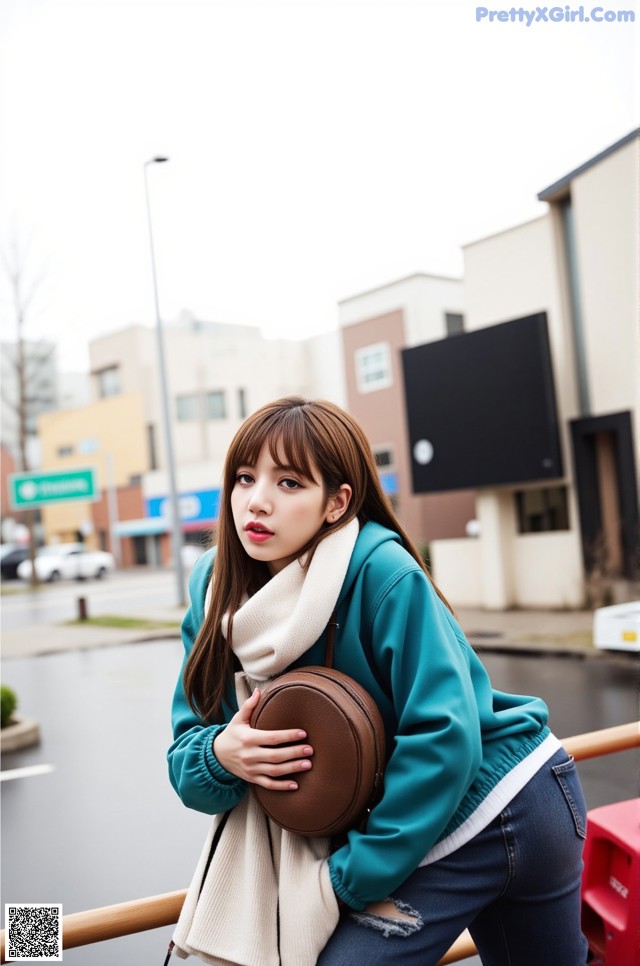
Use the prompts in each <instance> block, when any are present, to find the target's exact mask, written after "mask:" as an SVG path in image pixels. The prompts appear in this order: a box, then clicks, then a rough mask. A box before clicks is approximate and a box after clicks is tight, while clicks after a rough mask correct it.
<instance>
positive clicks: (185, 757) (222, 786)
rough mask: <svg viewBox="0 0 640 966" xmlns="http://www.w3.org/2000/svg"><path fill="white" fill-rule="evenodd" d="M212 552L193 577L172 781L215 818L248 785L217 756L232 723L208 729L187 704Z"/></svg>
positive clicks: (189, 802) (175, 708)
mask: <svg viewBox="0 0 640 966" xmlns="http://www.w3.org/2000/svg"><path fill="white" fill-rule="evenodd" d="M211 566H212V553H207V554H204V555H203V556H202V557H201V558H200V559H199V560H198V561H197V563H196V564H195V566H194V568H193V570H192V572H191V577H190V579H189V596H190V605H189V609H188V610H187V613H186V614H185V617H184V620H183V622H182V641H183V644H184V648H185V656H184V660H183V663H182V668H181V670H180V676H179V678H178V683H177V684H176V689H175V692H174V696H173V705H172V709H171V723H172V727H173V738H174V740H173V744H172V745H171V747H170V748H169V751H168V752H167V760H168V763H169V778H170V780H171V784H172V785H173V787H174V789H175V790H176V792H177V793H178V795H179V796H180V798H181V800H182V802H183V803H184V804H185V805H186V806H187V808H194V809H196V810H197V811H199V812H206V813H207V814H209V815H214V814H216V813H217V812H226V811H227V810H228V809H230V808H233V807H234V806H235V805H237V804H238V802H239V801H240V800H241V799H242V798H243V796H244V794H245V793H246V790H247V783H246V782H244V781H243V780H242V779H241V778H237V777H236V776H235V775H232V774H231V773H230V772H228V771H226V770H225V769H224V768H223V767H222V765H221V764H220V762H219V761H218V760H217V758H216V757H215V755H214V753H213V742H214V739H215V737H216V735H217V734H218V733H219V732H220V731H221V730H222V729H223V728H225V727H226V724H215V725H205V724H204V723H203V721H202V720H201V719H200V718H199V717H198V715H197V714H195V712H194V711H193V709H192V708H191V706H190V705H189V702H188V701H187V698H186V695H185V693H184V687H183V683H182V680H183V674H184V668H185V665H186V662H187V659H188V657H189V654H190V652H191V649H192V647H193V645H194V642H195V640H196V637H197V636H198V631H199V630H200V627H201V625H202V621H203V619H204V597H205V593H206V588H207V584H208V581H209V578H210V574H211Z"/></svg>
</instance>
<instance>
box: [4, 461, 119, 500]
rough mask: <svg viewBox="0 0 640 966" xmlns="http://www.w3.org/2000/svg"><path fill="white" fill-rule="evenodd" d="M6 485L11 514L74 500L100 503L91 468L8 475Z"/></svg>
mask: <svg viewBox="0 0 640 966" xmlns="http://www.w3.org/2000/svg"><path fill="white" fill-rule="evenodd" d="M8 482H9V503H10V505H11V509H12V510H30V509H31V508H32V507H38V506H47V505H49V504H51V503H70V502H72V501H77V500H83V501H85V502H86V501H88V502H91V503H95V501H96V500H99V499H100V490H99V488H98V481H97V478H96V471H95V468H94V467H92V466H89V467H84V468H82V469H74V470H64V471H59V472H56V471H54V470H52V471H51V472H49V473H11V474H10V475H9V477H8Z"/></svg>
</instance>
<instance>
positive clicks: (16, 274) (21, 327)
mask: <svg viewBox="0 0 640 966" xmlns="http://www.w3.org/2000/svg"><path fill="white" fill-rule="evenodd" d="M29 247H30V245H29V244H27V245H26V246H25V247H24V249H23V250H21V246H20V245H19V243H18V240H17V237H16V235H15V233H14V236H13V238H12V239H11V241H10V243H9V244H8V246H7V247H6V248H3V249H2V250H0V261H1V262H2V268H3V273H4V276H5V279H6V282H7V283H8V287H9V299H8V304H9V309H8V315H9V317H10V318H11V322H12V324H13V325H12V327H13V331H14V337H15V352H14V353H7V354H6V357H5V359H6V364H7V365H10V366H11V367H12V369H13V378H12V379H11V380H9V385H6V384H3V386H2V404H3V406H6V407H8V409H9V410H11V411H12V412H13V413H14V415H15V418H16V423H17V437H18V438H17V445H18V459H19V462H20V469H21V471H22V472H25V473H26V472H29V470H30V469H31V468H32V467H31V466H30V458H29V447H28V441H29V437H30V436H31V435H33V424H34V421H35V416H36V415H37V413H38V412H40V411H42V408H43V407H44V406H46V405H47V404H48V403H51V402H53V399H52V398H51V395H50V394H43V393H42V391H41V374H42V370H43V368H44V367H45V366H47V364H48V363H49V362H50V360H51V357H52V355H53V354H54V352H55V346H54V345H51V346H48V345H46V344H45V343H44V342H42V344H41V349H42V351H29V347H30V346H33V345H34V343H32V342H28V340H27V337H26V328H27V323H28V322H29V321H31V319H32V318H33V317H34V316H35V304H36V300H37V298H39V297H40V296H41V294H42V286H43V283H44V281H45V278H46V276H45V273H44V272H42V271H41V272H39V273H38V274H36V275H30V273H29V270H28V252H29ZM3 314H4V313H3ZM36 345H37V343H36ZM23 514H24V522H25V525H26V526H27V528H28V530H29V558H30V560H31V583H32V585H35V584H37V583H38V575H37V573H36V568H35V555H36V534H35V522H36V514H35V511H34V510H33V509H29V510H25V511H23Z"/></svg>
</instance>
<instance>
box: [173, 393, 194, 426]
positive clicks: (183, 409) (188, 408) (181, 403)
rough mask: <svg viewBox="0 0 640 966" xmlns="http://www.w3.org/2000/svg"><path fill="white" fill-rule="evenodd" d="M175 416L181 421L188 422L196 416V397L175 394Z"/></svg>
mask: <svg viewBox="0 0 640 966" xmlns="http://www.w3.org/2000/svg"><path fill="white" fill-rule="evenodd" d="M176 416H177V418H178V421H179V422H181V423H189V422H192V421H193V420H195V419H197V418H198V397H197V396H196V395H192V396H176Z"/></svg>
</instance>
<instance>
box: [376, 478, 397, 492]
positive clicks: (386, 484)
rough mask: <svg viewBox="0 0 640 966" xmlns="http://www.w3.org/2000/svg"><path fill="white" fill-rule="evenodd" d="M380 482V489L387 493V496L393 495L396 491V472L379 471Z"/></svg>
mask: <svg viewBox="0 0 640 966" xmlns="http://www.w3.org/2000/svg"><path fill="white" fill-rule="evenodd" d="M380 482H381V483H382V489H383V490H384V492H385V493H386V494H387V496H395V495H396V494H397V492H398V474H397V473H380Z"/></svg>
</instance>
